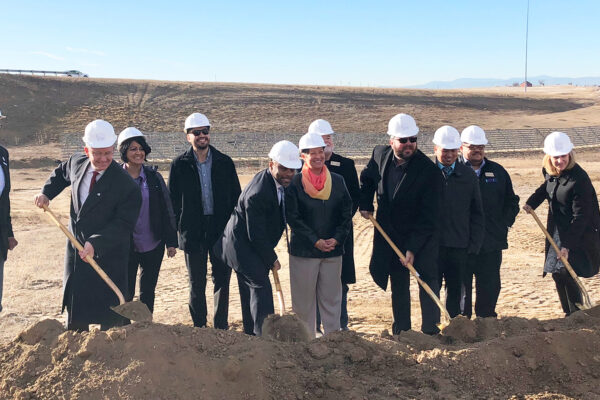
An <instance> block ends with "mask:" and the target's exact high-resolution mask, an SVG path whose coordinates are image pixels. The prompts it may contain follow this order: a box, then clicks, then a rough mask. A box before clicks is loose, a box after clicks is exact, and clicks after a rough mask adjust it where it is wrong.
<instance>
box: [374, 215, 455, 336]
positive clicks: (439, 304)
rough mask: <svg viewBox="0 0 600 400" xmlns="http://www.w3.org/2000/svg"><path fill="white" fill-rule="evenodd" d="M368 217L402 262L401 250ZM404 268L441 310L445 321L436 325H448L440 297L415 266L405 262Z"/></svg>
mask: <svg viewBox="0 0 600 400" xmlns="http://www.w3.org/2000/svg"><path fill="white" fill-rule="evenodd" d="M369 219H370V220H371V222H372V223H373V225H374V226H375V228H377V230H378V231H379V233H381V236H383V237H384V239H385V240H386V241H387V242H388V244H389V245H390V247H391V248H392V249H394V251H395V252H396V254H397V255H398V257H400V260H401V261H402V262H403V263H404V262H405V261H406V258H405V257H404V254H402V252H401V251H400V249H399V248H398V247H397V246H396V245H395V244H394V242H393V241H392V239H391V238H390V237H389V236H388V235H387V233H385V231H384V230H383V228H382V227H381V225H379V222H377V221H376V220H375V218H373V216H372V215H369ZM406 268H408V270H409V271H410V273H411V274H412V275H413V276H414V277H415V278H416V279H417V282H419V285H421V287H422V288H423V289H425V291H426V292H427V294H428V295H429V297H431V298H432V299H433V301H435V304H437V306H438V307H439V309H440V311H441V312H442V315H443V316H444V319H445V322H443V323H440V324H439V325H438V328H440V329H443V328H445V327H446V326H448V324H449V322H450V314H448V310H446V307H444V305H443V304H442V302H441V301H440V299H439V298H438V297H437V296H436V294H435V293H434V292H433V290H431V288H430V287H429V285H428V284H427V283H425V282H423V280H422V279H421V278H420V277H419V273H418V272H417V270H416V269H415V267H413V266H412V264H411V263H407V264H406Z"/></svg>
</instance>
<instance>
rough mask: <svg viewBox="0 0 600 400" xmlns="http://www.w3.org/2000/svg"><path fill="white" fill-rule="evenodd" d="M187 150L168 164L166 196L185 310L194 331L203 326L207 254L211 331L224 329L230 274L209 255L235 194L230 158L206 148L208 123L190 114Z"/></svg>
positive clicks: (236, 182) (235, 178) (235, 179)
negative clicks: (186, 288) (183, 273)
mask: <svg viewBox="0 0 600 400" xmlns="http://www.w3.org/2000/svg"><path fill="white" fill-rule="evenodd" d="M184 132H185V134H186V139H187V141H188V143H190V145H191V146H190V148H189V149H188V150H187V151H186V152H185V153H183V154H181V155H180V156H178V157H177V158H175V159H174V160H173V162H172V163H171V172H170V174H169V192H170V194H171V201H172V202H173V211H174V212H175V221H176V223H177V231H178V234H179V248H180V249H181V250H183V252H184V255H185V264H186V266H187V269H188V274H189V280H190V300H189V308H190V314H191V316H192V321H193V323H194V326H197V327H203V326H206V314H207V309H206V297H205V296H206V294H205V291H206V272H207V265H206V262H207V258H208V256H209V255H210V263H211V265H212V271H211V272H212V280H213V283H214V313H213V315H214V319H213V326H214V327H215V328H218V329H227V328H228V326H229V325H228V322H227V316H228V311H229V280H230V278H231V269H230V268H229V267H227V265H225V264H224V263H223V261H221V260H220V259H219V257H216V256H215V254H213V250H212V246H213V244H214V243H215V242H216V240H217V239H218V238H219V236H220V235H221V234H222V233H223V230H224V229H225V225H226V224H227V221H228V220H229V216H230V215H231V212H232V211H233V208H234V207H235V204H236V202H237V199H238V197H239V195H240V193H241V188H240V181H239V179H238V176H237V173H236V171H235V165H234V164H233V161H232V160H231V158H230V157H229V156H227V155H225V154H223V153H221V152H220V151H218V150H217V149H215V148H214V147H213V146H211V145H210V122H209V121H208V118H206V116H205V115H203V114H200V113H193V114H191V115H190V116H189V117H187V119H186V120H185V128H184Z"/></svg>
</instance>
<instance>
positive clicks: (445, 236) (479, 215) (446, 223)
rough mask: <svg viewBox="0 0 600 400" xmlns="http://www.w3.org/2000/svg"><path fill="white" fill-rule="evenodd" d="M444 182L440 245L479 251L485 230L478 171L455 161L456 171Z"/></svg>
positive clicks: (469, 251) (470, 252) (473, 251)
mask: <svg viewBox="0 0 600 400" xmlns="http://www.w3.org/2000/svg"><path fill="white" fill-rule="evenodd" d="M437 167H438V169H439V166H437ZM443 182H444V184H443V186H442V206H443V211H442V212H441V213H440V220H441V224H440V225H441V226H440V245H441V246H445V247H453V248H459V249H467V251H468V253H469V254H477V253H479V248H480V247H481V242H482V241H483V233H484V232H485V231H484V226H483V224H484V217H483V206H482V205H481V194H480V192H479V182H478V181H477V174H475V171H473V169H472V168H471V167H467V166H466V165H464V164H461V163H459V162H456V163H455V164H454V171H453V172H452V174H450V176H449V177H448V178H444V179H443Z"/></svg>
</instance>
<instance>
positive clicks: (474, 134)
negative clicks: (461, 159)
mask: <svg viewBox="0 0 600 400" xmlns="http://www.w3.org/2000/svg"><path fill="white" fill-rule="evenodd" d="M460 141H461V142H463V143H468V144H474V145H476V146H477V145H486V144H488V141H487V138H486V137H485V132H484V131H483V129H481V128H480V127H478V126H477V125H470V126H467V127H466V128H465V129H463V131H462V133H461V134H460Z"/></svg>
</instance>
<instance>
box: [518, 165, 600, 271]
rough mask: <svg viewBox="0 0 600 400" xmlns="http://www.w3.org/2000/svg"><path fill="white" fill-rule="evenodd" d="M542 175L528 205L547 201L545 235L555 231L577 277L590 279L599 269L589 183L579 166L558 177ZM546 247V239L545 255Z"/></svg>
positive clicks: (598, 214)
mask: <svg viewBox="0 0 600 400" xmlns="http://www.w3.org/2000/svg"><path fill="white" fill-rule="evenodd" d="M542 174H543V175H544V183H542V184H541V185H540V187H539V188H537V190H536V191H535V192H534V193H533V194H532V195H531V196H530V197H529V198H528V199H527V204H528V205H529V206H531V208H534V209H535V208H537V207H538V206H539V205H540V204H541V203H542V202H543V201H544V200H548V205H549V211H548V222H547V229H548V232H549V233H550V235H552V234H553V233H554V229H555V228H557V229H558V235H559V237H560V241H561V247H566V248H567V249H569V263H570V264H571V266H572V267H573V269H574V270H575V272H576V273H577V275H579V276H582V277H585V278H589V277H591V276H593V275H595V274H597V273H598V267H599V266H600V233H599V232H600V211H599V210H598V198H597V197H596V190H595V189H594V186H593V185H592V181H591V180H590V178H589V176H588V174H587V173H586V172H585V171H584V170H583V168H581V167H580V166H579V164H575V166H574V167H573V168H572V169H570V170H567V171H564V172H563V173H562V174H560V176H558V177H555V176H551V175H549V174H548V173H547V172H546V170H545V169H542ZM549 247H550V243H549V242H548V240H546V255H547V253H548V249H549Z"/></svg>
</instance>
